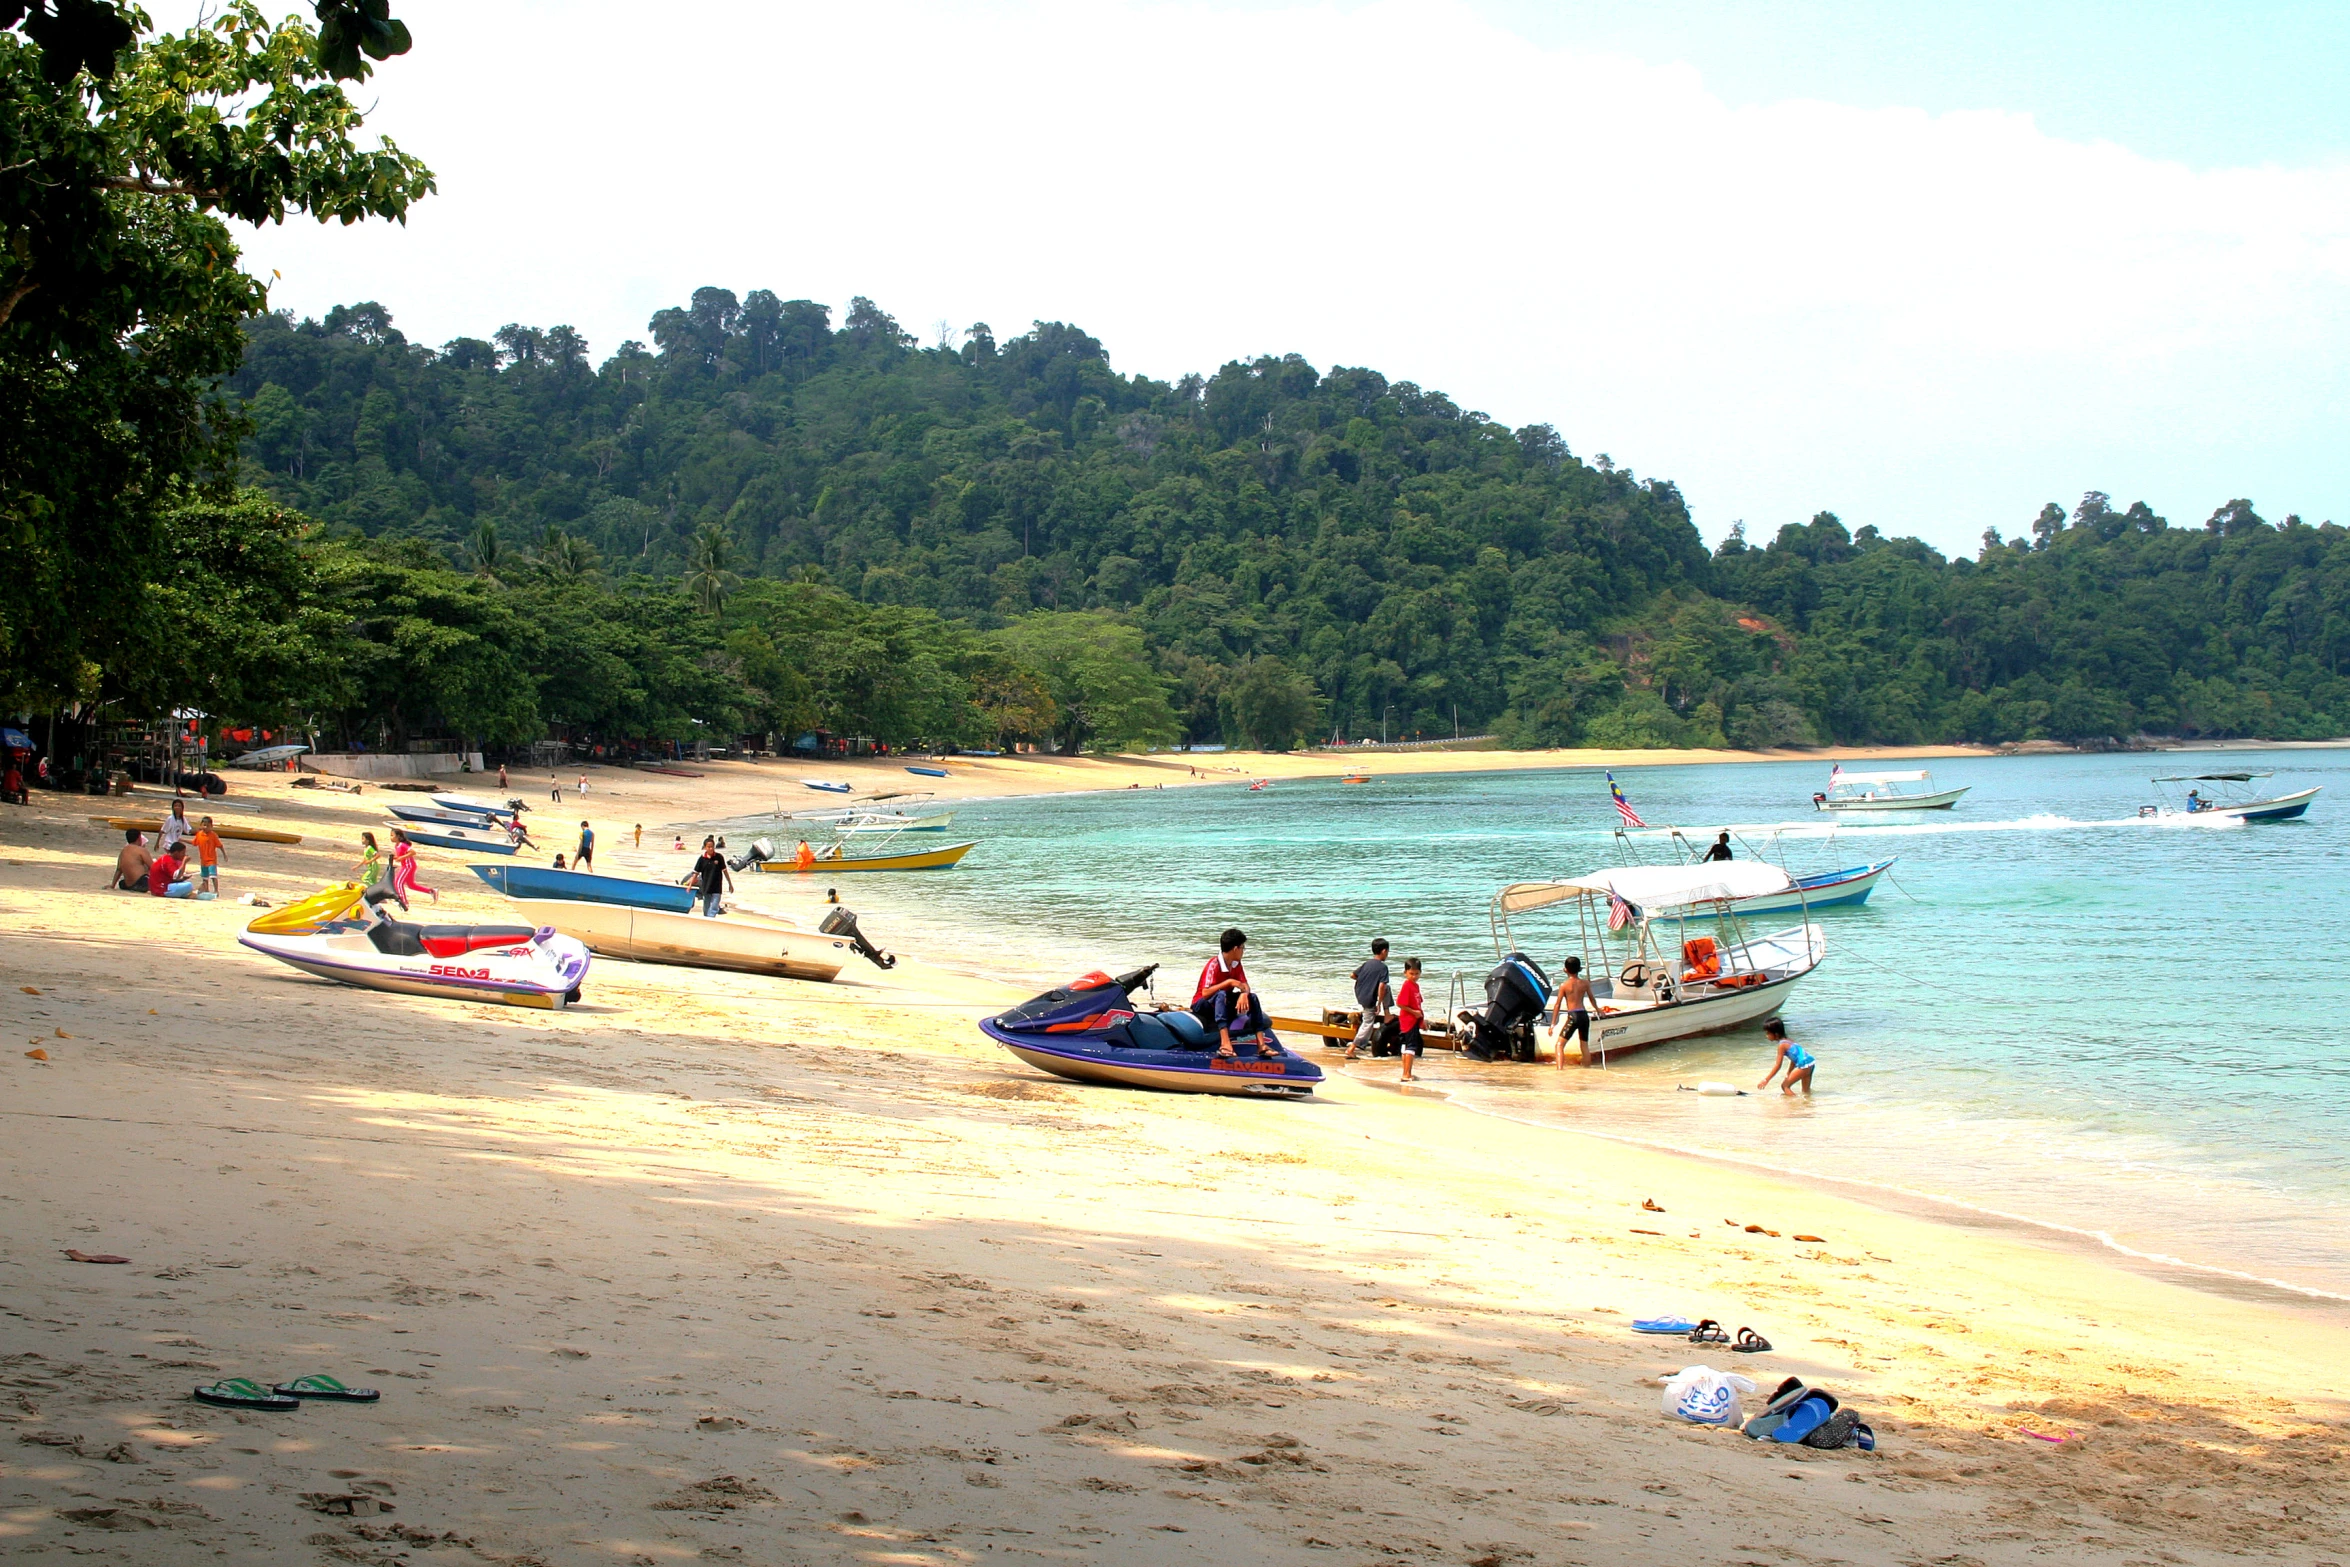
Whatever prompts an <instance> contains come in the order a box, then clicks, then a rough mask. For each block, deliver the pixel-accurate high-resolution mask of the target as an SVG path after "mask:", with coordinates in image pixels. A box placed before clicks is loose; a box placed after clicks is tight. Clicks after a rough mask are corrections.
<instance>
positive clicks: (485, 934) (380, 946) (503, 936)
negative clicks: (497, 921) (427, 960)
mask: <svg viewBox="0 0 2350 1567" xmlns="http://www.w3.org/2000/svg"><path fill="white" fill-rule="evenodd" d="M537 934H538V932H537V931H536V930H534V929H532V928H531V927H530V926H528V925H408V924H404V923H402V922H400V921H398V920H383V921H381V922H379V923H377V924H375V925H372V926H370V927H368V931H367V939H368V941H369V942H370V943H371V944H373V946H374V947H375V950H376V951H378V952H380V953H382V954H384V955H385V956H386V957H394V958H420V957H435V958H457V957H463V956H464V955H465V954H466V953H468V952H476V951H479V950H480V949H481V948H483V947H511V946H515V945H517V944H519V943H522V942H526V941H529V940H531V939H533V938H534V937H535V936H537Z"/></svg>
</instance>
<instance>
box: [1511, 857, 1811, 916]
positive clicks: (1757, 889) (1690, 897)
mask: <svg viewBox="0 0 2350 1567" xmlns="http://www.w3.org/2000/svg"><path fill="white" fill-rule="evenodd" d="M1794 885H1795V883H1794V882H1793V881H1791V880H1789V879H1788V876H1787V873H1786V872H1785V871H1783V870H1780V869H1779V868H1778V867H1777V866H1775V865H1766V864H1764V863H1763V862H1762V861H1760V860H1717V861H1714V862H1712V863H1710V864H1697V865H1635V866H1631V867H1629V868H1627V869H1622V870H1600V871H1590V872H1587V873H1585V874H1584V875H1582V876H1578V877H1575V878H1574V879H1572V880H1567V881H1521V882H1515V883H1513V884H1511V885H1510V886H1507V887H1504V888H1502V889H1501V892H1500V894H1499V895H1498V896H1497V897H1496V898H1495V899H1494V902H1495V904H1496V905H1497V906H1498V907H1499V908H1500V910H1501V912H1502V913H1504V914H1520V913H1523V912H1525V911H1526V910H1528V909H1540V908H1547V907H1549V906H1550V905H1551V904H1554V903H1565V902H1568V901H1569V900H1571V899H1575V898H1604V897H1607V896H1608V895H1609V894H1610V893H1613V894H1614V895H1615V896H1617V897H1619V898H1622V899H1623V900H1624V901H1625V902H1626V903H1629V904H1631V905H1632V906H1633V907H1634V908H1637V909H1639V910H1640V911H1641V912H1642V913H1644V914H1653V913H1656V912H1658V911H1659V910H1662V909H1679V908H1689V907H1692V906H1694V905H1697V904H1703V903H1721V902H1725V901H1727V900H1730V899H1735V898H1758V897H1761V896H1763V895H1764V894H1766V893H1772V892H1785V891H1787V890H1788V889H1790V888H1792V887H1793V886H1794Z"/></svg>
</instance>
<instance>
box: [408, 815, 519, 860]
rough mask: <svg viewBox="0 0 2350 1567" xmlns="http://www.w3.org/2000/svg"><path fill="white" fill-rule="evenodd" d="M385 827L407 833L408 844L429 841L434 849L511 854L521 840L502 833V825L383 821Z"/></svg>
mask: <svg viewBox="0 0 2350 1567" xmlns="http://www.w3.org/2000/svg"><path fill="white" fill-rule="evenodd" d="M384 826H386V827H387V828H397V829H398V830H399V831H401V832H404V833H406V834H407V835H408V841H409V842H410V843H423V844H430V845H431V846H432V847H434V848H436V849H466V850H470V851H472V852H473V853H475V854H512V853H513V852H514V851H515V850H517V849H519V848H521V847H522V845H521V843H519V842H518V841H516V840H514V839H512V838H509V837H507V836H506V829H505V828H504V827H491V826H482V827H459V826H455V825H453V824H448V823H439V822H386V823H384Z"/></svg>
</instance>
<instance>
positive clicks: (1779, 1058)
mask: <svg viewBox="0 0 2350 1567" xmlns="http://www.w3.org/2000/svg"><path fill="white" fill-rule="evenodd" d="M1763 1038H1765V1039H1767V1040H1769V1041H1770V1042H1771V1043H1773V1044H1775V1045H1777V1046H1778V1047H1779V1053H1778V1054H1777V1055H1776V1056H1773V1057H1772V1058H1771V1069H1770V1070H1769V1071H1768V1072H1765V1073H1764V1074H1763V1080H1762V1081H1761V1082H1759V1083H1757V1084H1755V1085H1754V1086H1755V1088H1756V1090H1757V1091H1760V1090H1762V1089H1765V1088H1768V1087H1770V1086H1771V1079H1772V1078H1774V1077H1777V1076H1778V1075H1779V1068H1781V1067H1785V1068H1786V1069H1787V1081H1786V1082H1784V1083H1782V1084H1780V1085H1779V1092H1781V1093H1783V1094H1792V1093H1794V1092H1795V1085H1796V1084H1797V1083H1798V1082H1800V1083H1802V1084H1803V1096H1804V1097H1805V1098H1806V1099H1809V1098H1810V1097H1811V1071H1812V1068H1813V1067H1814V1066H1816V1065H1818V1064H1819V1063H1818V1062H1817V1061H1815V1060H1814V1059H1813V1057H1812V1053H1811V1052H1810V1051H1808V1050H1806V1049H1804V1048H1803V1046H1801V1045H1799V1044H1797V1043H1796V1042H1795V1041H1794V1040H1792V1039H1789V1038H1788V1037H1787V1025H1786V1024H1784V1023H1782V1022H1780V1021H1779V1020H1778V1019H1777V1018H1772V1019H1771V1020H1770V1021H1769V1022H1768V1023H1765V1024H1764V1025H1763Z"/></svg>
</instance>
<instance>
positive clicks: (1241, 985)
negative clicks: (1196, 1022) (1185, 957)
mask: <svg viewBox="0 0 2350 1567" xmlns="http://www.w3.org/2000/svg"><path fill="white" fill-rule="evenodd" d="M1216 946H1217V948H1218V950H1217V953H1216V955H1215V956H1214V957H1212V958H1210V959H1208V962H1207V966H1206V967H1205V968H1203V969H1201V970H1200V971H1199V984H1198V985H1197V986H1196V987H1195V988H1194V989H1193V990H1192V992H1191V1009H1192V1010H1193V1011H1194V1012H1197V1013H1199V1014H1200V1018H1201V1021H1203V1022H1205V1021H1207V1009H1206V1007H1205V1006H1203V1005H1202V1003H1211V1004H1212V1003H1213V1001H1214V999H1215V995H1216V992H1218V991H1220V990H1230V991H1235V992H1237V993H1238V995H1241V996H1245V995H1247V994H1248V988H1249V986H1248V970H1247V969H1245V968H1242V967H1241V965H1240V960H1241V959H1242V958H1243V957H1245V956H1246V955H1247V953H1248V936H1247V935H1246V934H1245V933H1244V932H1241V931H1239V930H1228V931H1226V932H1224V934H1223V935H1222V936H1221V937H1219V938H1218V939H1217V942H1216ZM1235 999H1237V997H1236V998H1235Z"/></svg>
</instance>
